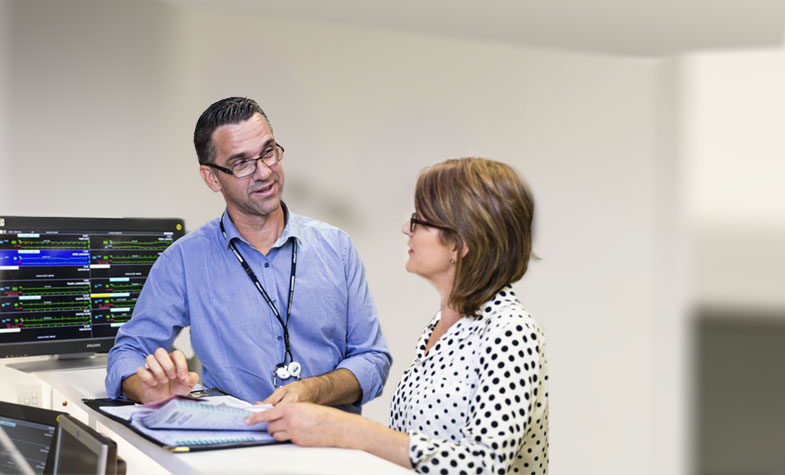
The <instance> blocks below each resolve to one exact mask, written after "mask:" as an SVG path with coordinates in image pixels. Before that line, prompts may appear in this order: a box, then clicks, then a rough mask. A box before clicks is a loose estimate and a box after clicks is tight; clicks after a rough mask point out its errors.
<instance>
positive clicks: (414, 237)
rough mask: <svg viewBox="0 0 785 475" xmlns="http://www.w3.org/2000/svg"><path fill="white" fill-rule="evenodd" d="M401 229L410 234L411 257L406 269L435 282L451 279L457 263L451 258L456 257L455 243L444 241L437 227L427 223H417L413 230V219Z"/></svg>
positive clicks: (407, 221)
mask: <svg viewBox="0 0 785 475" xmlns="http://www.w3.org/2000/svg"><path fill="white" fill-rule="evenodd" d="M401 231H402V232H403V233H404V234H405V235H407V236H409V240H408V242H407V244H408V245H409V259H408V260H407V261H406V270H407V271H408V272H412V273H414V274H417V275H419V276H421V277H424V278H425V279H427V280H430V281H432V282H434V283H437V282H441V281H444V280H445V279H449V281H450V282H449V283H451V282H452V279H453V277H454V275H455V264H451V263H450V259H455V257H456V252H455V251H453V250H452V248H453V247H454V245H451V244H445V243H443V242H442V240H441V237H440V233H441V231H440V230H439V229H437V228H433V227H430V226H428V225H425V224H415V227H414V231H412V230H411V221H410V220H406V222H404V223H403V226H402V227H401Z"/></svg>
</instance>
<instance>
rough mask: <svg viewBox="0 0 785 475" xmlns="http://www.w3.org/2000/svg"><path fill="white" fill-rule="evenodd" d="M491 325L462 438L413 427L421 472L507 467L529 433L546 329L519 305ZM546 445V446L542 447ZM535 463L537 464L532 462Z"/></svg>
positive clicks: (412, 446) (412, 452)
mask: <svg viewBox="0 0 785 475" xmlns="http://www.w3.org/2000/svg"><path fill="white" fill-rule="evenodd" d="M500 312H501V313H507V314H508V315H504V317H505V318H502V319H500V320H497V321H495V322H494V323H491V324H490V326H489V327H488V328H486V330H485V333H484V335H483V337H482V338H481V345H480V348H479V350H478V352H477V358H476V360H475V362H474V368H473V370H474V371H475V373H476V374H477V377H478V379H477V381H478V383H477V385H476V386H475V388H474V392H473V393H472V394H471V399H470V401H469V407H468V414H467V421H466V423H465V425H464V426H463V427H462V428H461V435H462V437H461V439H460V440H459V441H447V440H442V439H438V438H432V437H429V436H427V435H425V434H423V433H422V432H418V431H412V432H410V433H409V458H410V459H411V462H412V466H413V467H414V468H415V470H416V471H417V472H419V473H464V472H465V473H492V474H497V473H498V474H504V473H507V472H508V471H509V470H510V469H511V467H512V465H513V463H514V462H515V459H516V457H517V454H518V452H519V449H520V447H521V446H523V445H527V444H531V445H533V446H535V447H536V446H539V445H541V444H545V441H539V440H526V439H527V438H529V439H531V438H532V434H528V435H527V431H528V428H529V426H530V425H531V424H533V423H535V424H536V423H537V421H532V416H531V414H532V411H533V410H534V407H533V406H534V404H535V401H536V400H537V399H538V397H537V396H538V388H539V386H540V383H541V381H542V379H543V378H544V377H545V376H544V367H545V362H544V358H543V354H544V352H543V351H542V350H543V348H542V345H543V344H544V341H542V340H543V339H544V337H543V334H542V333H541V332H540V330H539V329H538V328H536V327H535V326H534V325H533V324H532V323H530V322H531V320H530V319H528V318H527V317H525V316H524V315H521V314H520V309H514V308H511V309H500ZM537 448H539V449H542V447H537ZM532 468H534V467H532Z"/></svg>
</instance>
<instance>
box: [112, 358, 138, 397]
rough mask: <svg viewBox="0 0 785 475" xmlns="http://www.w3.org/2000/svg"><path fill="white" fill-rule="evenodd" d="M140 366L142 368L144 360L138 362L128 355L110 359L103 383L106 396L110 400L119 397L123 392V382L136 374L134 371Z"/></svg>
mask: <svg viewBox="0 0 785 475" xmlns="http://www.w3.org/2000/svg"><path fill="white" fill-rule="evenodd" d="M140 366H144V359H142V360H138V359H137V358H135V357H131V356H130V355H122V356H120V355H118V356H115V357H114V358H110V360H109V362H108V364H107V367H106V380H105V381H104V386H105V387H106V394H107V395H108V396H109V397H110V398H112V399H117V398H118V397H120V395H121V394H122V391H123V388H122V384H123V380H124V379H125V378H127V377H129V376H131V375H134V374H136V369H137V368H138V367H140Z"/></svg>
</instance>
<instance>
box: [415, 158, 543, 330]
mask: <svg viewBox="0 0 785 475" xmlns="http://www.w3.org/2000/svg"><path fill="white" fill-rule="evenodd" d="M414 205H415V208H416V211H417V213H418V214H419V215H420V216H421V217H422V218H423V219H425V220H427V221H430V222H432V223H434V224H437V225H440V226H445V227H447V228H450V229H452V230H454V231H446V230H443V231H440V232H441V237H442V240H443V242H445V243H448V242H449V243H454V244H455V246H456V247H457V249H458V258H457V259H456V262H455V266H456V269H455V281H454V282H453V286H452V292H451V293H450V299H449V302H448V304H449V305H450V306H451V307H452V308H454V309H455V310H457V311H458V312H460V314H461V315H473V314H475V312H477V310H479V308H480V306H481V305H482V304H483V303H484V302H485V301H487V300H489V299H491V298H492V297H493V296H494V295H495V294H496V292H498V291H499V289H501V288H502V287H504V286H505V285H507V284H511V283H513V282H515V281H517V280H519V279H520V278H521V277H523V274H525V273H526V269H527V267H528V264H529V258H530V257H531V255H532V218H533V216H534V199H533V197H532V195H531V192H529V189H528V188H527V187H526V185H525V184H524V183H523V181H522V180H521V178H520V177H519V176H518V174H517V173H516V172H515V170H513V169H512V168H511V167H510V166H508V165H506V164H504V163H501V162H496V161H493V160H488V159H484V158H461V159H456V160H447V161H444V162H441V163H437V164H436V165H433V166H431V167H428V168H426V169H425V170H423V171H422V173H420V176H419V177H418V178H417V185H416V188H415V192H414ZM464 243H465V244H466V247H467V248H468V253H467V254H466V256H462V252H461V249H462V248H463V244H464Z"/></svg>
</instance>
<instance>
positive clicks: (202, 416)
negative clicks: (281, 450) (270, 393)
mask: <svg viewBox="0 0 785 475" xmlns="http://www.w3.org/2000/svg"><path fill="white" fill-rule="evenodd" d="M142 407H144V406H142ZM256 407H258V409H257V411H253V409H254V406H249V407H248V408H247V409H245V408H243V409H241V408H239V407H233V406H227V405H224V404H214V403H213V402H212V401H199V400H193V399H186V398H184V397H174V398H172V399H170V400H168V401H167V402H166V403H165V404H163V405H160V407H157V408H154V409H151V410H149V411H146V412H139V413H136V414H134V415H133V421H137V420H138V421H139V422H140V423H141V424H142V425H143V426H145V427H149V428H150V429H209V430H262V431H264V430H267V423H266V422H262V423H260V424H256V425H252V426H249V425H246V424H245V419H246V418H247V417H248V416H250V415H252V414H253V413H254V412H258V411H259V410H265V409H268V407H270V406H268V407H264V406H256Z"/></svg>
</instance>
